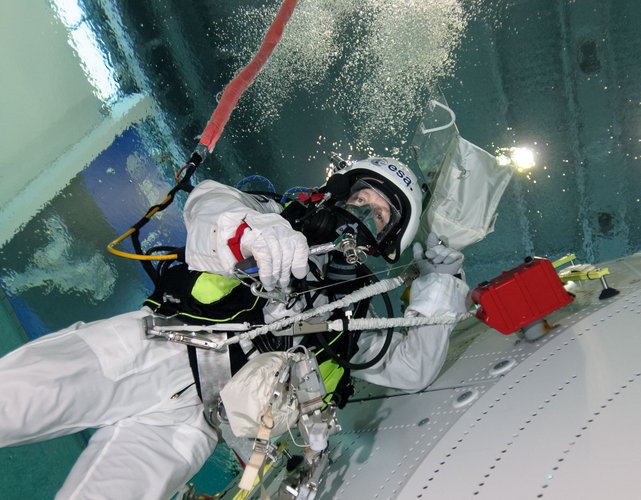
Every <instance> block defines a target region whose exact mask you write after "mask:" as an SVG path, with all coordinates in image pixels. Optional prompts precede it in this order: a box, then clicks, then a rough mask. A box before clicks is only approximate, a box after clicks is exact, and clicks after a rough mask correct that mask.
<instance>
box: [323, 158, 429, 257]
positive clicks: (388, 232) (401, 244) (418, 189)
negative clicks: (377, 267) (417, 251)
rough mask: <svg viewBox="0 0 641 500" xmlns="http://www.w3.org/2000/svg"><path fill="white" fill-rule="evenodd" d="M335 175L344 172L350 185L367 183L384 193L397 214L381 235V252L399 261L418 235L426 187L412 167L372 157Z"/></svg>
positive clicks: (389, 159)
mask: <svg viewBox="0 0 641 500" xmlns="http://www.w3.org/2000/svg"><path fill="white" fill-rule="evenodd" d="M334 175H344V176H346V177H347V178H348V180H349V185H350V186H352V187H353V186H354V185H356V184H357V183H358V182H362V183H365V184H367V187H369V188H372V189H374V190H375V191H377V192H378V193H379V194H380V195H382V196H383V197H384V198H385V199H386V200H387V201H388V203H389V204H390V207H391V208H392V209H393V211H394V212H395V213H396V217H395V218H392V219H391V220H390V223H389V225H388V227H386V228H385V231H384V232H381V233H380V234H379V235H378V237H377V241H378V252H379V253H380V254H381V255H382V256H383V258H384V259H385V260H386V261H388V262H396V261H397V260H398V259H399V258H400V256H401V253H402V252H403V250H405V249H406V248H407V247H408V246H409V245H410V243H411V242H412V240H413V239H414V236H415V235H416V231H417V230H418V226H419V219H420V216H421V211H422V201H423V195H422V186H421V185H420V183H419V181H418V178H417V177H416V174H414V172H412V171H411V170H410V168H409V167H408V166H407V165H405V164H403V163H401V162H400V161H398V160H395V159H394V158H369V159H367V160H360V161H357V162H354V163H352V164H350V165H348V166H347V167H345V168H344V169H342V170H339V171H337V172H335V173H334Z"/></svg>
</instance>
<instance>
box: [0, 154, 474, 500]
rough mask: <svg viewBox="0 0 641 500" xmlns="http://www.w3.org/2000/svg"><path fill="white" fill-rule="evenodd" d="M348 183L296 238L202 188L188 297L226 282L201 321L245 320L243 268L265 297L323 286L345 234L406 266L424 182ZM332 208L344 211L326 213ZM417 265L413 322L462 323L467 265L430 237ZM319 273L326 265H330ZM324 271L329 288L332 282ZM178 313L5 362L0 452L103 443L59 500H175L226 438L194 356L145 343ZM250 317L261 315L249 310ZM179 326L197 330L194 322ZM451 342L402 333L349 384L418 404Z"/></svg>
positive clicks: (396, 174) (211, 184)
mask: <svg viewBox="0 0 641 500" xmlns="http://www.w3.org/2000/svg"><path fill="white" fill-rule="evenodd" d="M338 175H342V176H344V180H347V183H346V186H347V190H346V191H345V192H344V193H342V194H341V193H338V194H333V197H329V198H330V201H329V202H328V201H322V203H321V202H320V201H318V200H319V199H321V200H322V199H323V198H324V197H326V194H323V193H322V192H321V193H320V195H318V196H317V198H316V201H314V198H313V195H312V197H311V198H310V199H308V200H306V203H308V205H306V207H308V206H309V204H312V205H314V204H316V205H315V208H314V210H316V211H315V212H313V214H312V216H311V217H307V218H306V219H305V217H306V216H305V215H303V216H302V217H300V216H297V217H295V218H294V219H295V221H296V222H299V221H300V220H301V219H304V220H305V221H307V224H308V225H311V226H312V230H309V228H304V229H305V230H302V229H301V228H298V229H301V230H297V229H294V228H293V227H292V226H293V225H294V226H296V223H290V222H288V220H286V219H285V218H284V216H281V215H280V213H281V211H282V210H283V209H282V207H281V206H280V205H279V204H278V203H276V202H275V201H272V200H268V199H266V198H263V197H260V196H254V195H249V194H247V193H242V192H240V191H238V190H236V189H233V188H230V187H228V186H225V185H222V184H220V183H217V182H215V181H205V182H202V183H201V184H199V185H198V186H196V187H195V189H194V190H193V191H192V193H191V194H190V196H189V198H188V200H187V203H186V206H185V210H184V218H185V223H186V226H187V230H188V237H187V245H186V252H185V260H186V264H187V265H186V266H185V269H186V268H187V266H188V268H189V271H188V275H189V276H190V277H192V278H194V279H196V284H193V283H192V284H193V288H192V289H191V294H192V295H194V296H195V290H196V288H197V287H199V286H200V285H199V283H201V281H202V280H200V278H201V277H202V276H204V277H207V278H208V279H209V278H211V277H212V276H213V277H214V278H215V279H216V280H218V281H216V287H218V288H216V290H215V292H214V293H213V295H214V296H213V297H209V298H203V297H202V296H199V300H200V301H199V302H198V307H201V306H202V308H203V309H202V310H203V311H205V310H207V307H205V306H209V309H210V310H213V311H214V314H218V312H217V311H219V310H221V309H224V308H229V307H230V304H231V306H233V307H236V308H238V309H240V308H242V307H244V306H245V305H244V304H243V303H242V301H241V302H238V299H237V298H235V297H232V295H231V294H234V293H236V292H238V293H245V292H241V291H243V290H247V287H244V286H242V285H240V286H236V283H235V282H233V281H232V280H233V276H234V274H233V272H234V266H235V265H236V264H237V263H238V262H239V261H240V260H242V259H245V258H247V257H254V258H255V260H256V261H257V263H258V268H259V278H260V280H261V282H262V284H263V286H264V288H265V290H272V289H273V288H274V287H276V286H279V287H281V288H282V289H285V288H286V287H287V286H288V285H289V284H290V280H291V279H292V276H293V277H294V278H295V279H297V280H304V279H305V278H306V276H308V275H312V274H314V273H313V272H312V271H313V270H312V269H310V264H309V263H308V257H309V255H308V247H309V245H311V243H312V240H314V239H319V238H321V239H322V238H324V237H325V235H324V234H323V231H325V232H326V233H327V234H333V235H334V236H335V234H334V233H333V231H336V227H337V226H341V227H343V228H345V227H351V229H352V230H353V232H360V233H362V234H363V237H365V236H367V238H366V239H365V240H359V245H360V246H361V247H362V248H366V249H369V250H370V252H371V253H373V254H378V255H381V256H383V257H384V258H385V259H386V260H388V261H389V262H394V261H397V260H398V258H399V257H400V254H401V252H402V251H403V250H404V249H405V248H407V247H408V246H409V245H410V243H411V242H412V240H413V239H414V236H415V233H416V231H417V228H418V218H419V216H420V213H421V201H422V196H421V189H420V186H418V183H417V180H416V177H415V176H414V174H413V173H412V172H411V170H410V169H409V168H408V167H406V166H405V165H403V164H402V163H400V162H398V161H396V160H393V159H389V158H386V159H382V158H378V159H369V160H365V161H360V162H356V163H354V164H352V165H350V166H349V167H347V168H345V169H344V170H343V171H339V172H337V173H336V174H335V176H338ZM321 191H322V190H321ZM331 198H333V199H331ZM310 200H311V201H310ZM332 204H334V205H332ZM320 205H322V206H320ZM332 206H335V207H336V209H335V210H334V209H328V207H332ZM303 208H304V209H305V210H307V208H305V207H303ZM350 217H351V218H350ZM354 219H358V220H360V222H358V224H356V223H354ZM311 221H313V222H311ZM357 226H358V228H357ZM366 230H369V233H370V234H368V235H366V234H365V233H366V232H367V231H366ZM301 231H302V232H301ZM306 231H307V232H306ZM334 236H332V237H334ZM414 257H415V260H416V261H417V263H418V264H419V267H420V269H421V271H422V274H421V276H420V277H419V278H418V279H416V280H415V281H414V283H413V285H412V288H411V294H410V303H409V306H408V307H407V310H406V311H405V315H406V316H418V315H423V316H431V315H434V314H444V313H445V314H448V313H451V314H452V315H456V314H458V313H461V312H464V311H465V310H466V305H465V300H466V296H467V293H468V291H469V290H468V288H467V285H466V284H465V283H464V281H462V280H461V279H459V278H458V277H455V275H457V274H458V273H460V272H461V267H462V255H461V254H460V253H459V252H456V251H454V250H451V249H448V248H446V247H444V246H443V245H441V244H439V242H438V239H436V238H434V237H433V236H431V237H430V238H429V239H428V242H427V248H426V249H425V248H423V246H422V245H420V244H415V247H414ZM330 260H331V259H330ZM330 264H331V262H330ZM344 264H345V263H344V261H340V262H339V264H337V265H336V266H335V268H334V270H333V271H332V272H339V273H340V269H344V268H346V266H345V265H344ZM321 265H329V264H328V263H327V259H325V261H324V264H323V261H321ZM347 267H349V266H347ZM170 269H172V268H170ZM321 271H322V272H321V273H320V274H321V275H322V276H327V274H328V271H327V270H326V269H325V270H321ZM316 274H318V273H316ZM329 274H331V272H329ZM181 286H182V285H181ZM190 286H191V284H190ZM199 290H200V289H199ZM221 290H222V291H221ZM157 292H158V291H157ZM172 293H173V292H172ZM323 293H325V292H323ZM320 297H322V294H321V295H320ZM166 299H167V300H166ZM317 300H319V295H318V294H317V295H316V296H315V297H313V300H310V301H309V302H308V303H306V304H304V303H303V304H299V305H298V306H295V307H292V308H291V309H292V310H300V309H301V308H309V307H311V306H312V302H314V301H317ZM208 301H209V302H208ZM225 301H227V302H225ZM326 301H327V299H326ZM176 302H180V301H179V300H176V299H175V294H174V296H172V295H171V294H169V293H168V292H167V291H166V290H165V291H163V290H160V292H159V293H156V294H155V295H154V296H152V298H151V299H150V300H149V301H148V302H147V303H146V305H145V307H143V308H142V309H141V310H137V311H134V312H130V313H127V314H123V315H120V316H116V317H112V318H109V319H105V320H101V321H96V322H93V323H87V324H85V323H76V324H74V325H72V326H70V327H69V328H67V329H65V330H62V331H59V332H56V333H52V334H50V335H46V336H44V337H42V338H40V339H37V340H35V341H33V342H30V343H28V344H26V345H24V346H22V347H21V348H19V349H17V350H15V351H13V352H11V353H9V354H7V355H6V356H4V357H3V358H2V359H0V446H2V447H5V446H14V445H21V444H27V443H33V442H36V441H43V440H46V439H51V438H54V437H58V436H63V435H67V434H71V433H75V432H78V431H81V430H83V429H87V428H94V429H96V431H95V433H94V434H93V436H92V437H91V439H90V441H89V444H88V446H87V448H86V449H85V450H84V451H83V452H82V454H81V455H80V458H79V459H78V461H77V462H76V464H75V465H74V467H73V469H72V470H71V472H70V474H69V476H68V477H67V479H66V481H65V483H64V485H63V486H62V488H61V490H60V491H59V493H58V495H57V497H56V498H60V499H85V498H114V499H118V500H122V499H127V498H131V499H134V498H135V499H165V498H170V497H171V496H172V495H173V494H174V492H176V491H177V490H178V488H179V487H181V485H183V484H184V483H185V482H186V481H188V480H189V479H190V478H191V477H192V476H193V475H194V474H195V473H196V472H198V470H199V469H200V468H201V466H202V465H203V464H204V462H205V461H206V460H207V458H208V457H209V456H210V455H211V454H212V452H213V451H214V448H215V447H216V444H217V440H218V438H217V432H216V430H215V429H214V428H213V427H212V426H211V425H210V423H208V421H207V419H206V418H205V416H204V414H203V403H202V400H201V396H202V395H201V394H199V393H200V388H199V383H198V381H196V383H194V380H195V375H196V374H195V372H194V366H193V363H190V359H189V355H188V350H187V348H186V346H184V345H181V344H176V343H172V342H164V341H156V340H149V339H147V338H146V337H145V334H144V326H143V325H144V322H143V318H145V317H147V316H149V315H150V314H151V313H152V310H155V313H156V314H164V313H165V312H166V311H164V309H163V308H165V307H170V306H171V307H174V306H175V303H176ZM203 304H204V305H203ZM253 305H254V306H255V305H256V303H254V304H253ZM219 306H220V307H219ZM297 308H298V309H297ZM259 309H260V310H259ZM200 310H201V309H198V311H200ZM243 311H244V312H243V314H250V312H247V311H249V308H245V309H243ZM232 312H233V311H232ZM287 313H288V312H287V311H286V310H285V308H281V310H280V311H279V310H278V308H276V309H274V308H273V307H272V309H270V305H269V304H264V303H260V304H258V308H257V307H254V310H253V312H251V314H256V315H257V316H256V317H260V318H261V319H262V321H264V322H265V323H268V322H270V321H272V320H274V319H277V316H278V315H279V314H280V315H281V316H282V315H283V314H287ZM181 314H184V315H185V317H187V316H189V318H191V319H193V318H194V317H195V316H197V315H196V314H194V312H193V310H188V311H187V312H185V311H181ZM199 314H204V313H202V312H200V313H199ZM221 314H222V313H221ZM224 314H227V313H226V312H225V313H224ZM234 314H235V313H234ZM234 314H231V316H234ZM238 314H240V312H238ZM289 314H291V312H290V313H289ZM231 316H230V317H231ZM212 321H222V319H221V317H218V318H214V319H212ZM452 328H453V326H452V325H451V324H449V325H429V326H423V327H413V328H410V329H409V330H408V332H407V333H406V334H401V333H398V332H394V334H393V337H392V340H391V344H390V346H389V348H388V349H387V351H386V352H385V354H384V356H383V358H382V359H381V360H380V361H378V362H377V363H375V364H374V365H373V366H371V367H369V368H366V369H362V370H354V371H352V372H351V375H353V376H356V377H359V378H361V379H364V380H367V381H369V382H372V383H374V384H379V385H383V386H389V387H395V388H398V389H404V390H408V391H417V390H421V389H423V388H425V387H426V386H428V385H429V384H430V383H431V382H432V381H433V380H434V378H435V377H436V375H437V374H438V372H439V370H440V369H441V367H442V365H443V363H444V360H445V356H446V352H447V348H448V339H449V335H450V333H451V330H452ZM385 337H386V336H385V333H384V332H380V331H371V332H364V333H362V334H360V336H359V337H358V341H357V344H358V350H357V352H355V353H354V352H350V353H349V356H351V358H350V361H351V362H353V363H354V364H356V365H357V364H359V363H364V362H366V361H367V360H368V359H371V358H372V353H374V354H375V353H377V352H379V351H380V350H381V346H382V345H383V343H384V341H385ZM266 344H268V343H267V342H262V343H256V344H255V345H253V346H252V345H250V344H247V343H246V345H240V347H239V349H240V351H238V353H237V354H238V355H239V356H240V358H238V356H237V359H236V360H235V361H233V360H232V368H233V366H234V363H236V364H237V365H238V363H240V364H242V362H243V359H244V360H246V359H248V358H250V357H251V355H252V352H251V351H255V350H256V349H257V350H259V351H262V350H265V349H269V348H270V347H269V346H268V345H266ZM276 348H277V349H278V348H279V346H276ZM231 355H232V354H231V353H230V357H231ZM243 356H244V357H243ZM238 359H240V361H238ZM319 362H320V360H319ZM201 375H202V374H201ZM343 404H344V402H343Z"/></svg>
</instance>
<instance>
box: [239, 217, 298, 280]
mask: <svg viewBox="0 0 641 500" xmlns="http://www.w3.org/2000/svg"><path fill="white" fill-rule="evenodd" d="M273 217H274V214H269V216H266V215H263V216H260V215H259V216H254V217H251V218H250V217H248V218H247V220H246V222H247V224H248V225H249V227H248V228H247V229H246V230H245V231H244V233H243V236H242V238H241V240H240V246H241V249H242V252H243V255H244V256H245V257H249V256H253V257H254V259H256V263H257V264H258V277H259V278H260V281H261V282H262V283H263V286H264V287H265V289H266V290H273V289H274V287H275V286H276V285H279V286H280V287H281V288H283V289H284V288H285V287H286V286H287V285H288V284H289V281H290V279H291V275H292V274H293V275H294V277H296V278H299V279H303V278H304V277H305V276H306V275H307V272H308V265H307V258H308V256H309V248H308V247H307V240H306V239H305V236H303V234H302V233H300V232H298V231H294V230H293V229H292V228H291V226H290V225H289V223H288V222H287V221H286V220H285V219H283V218H282V217H281V220H282V223H279V224H273ZM264 222H267V225H265V224H263V223H264Z"/></svg>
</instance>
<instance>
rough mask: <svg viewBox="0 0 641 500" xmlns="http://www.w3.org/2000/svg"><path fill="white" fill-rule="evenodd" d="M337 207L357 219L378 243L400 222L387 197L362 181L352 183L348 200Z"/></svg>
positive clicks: (399, 214)
mask: <svg viewBox="0 0 641 500" xmlns="http://www.w3.org/2000/svg"><path fill="white" fill-rule="evenodd" d="M338 205H339V206H340V207H341V208H343V209H345V210H347V211H348V212H351V213H352V214H353V215H355V216H356V217H358V218H359V219H360V220H361V222H363V223H364V224H365V226H367V228H368V229H369V230H370V232H371V233H372V236H374V237H375V238H376V241H378V242H380V241H382V240H383V239H384V238H385V236H387V235H388V234H389V232H390V231H391V230H392V229H394V228H395V227H396V226H397V225H398V223H399V222H400V220H401V213H400V211H399V210H398V208H396V206H395V205H394V204H393V203H392V202H391V201H390V199H389V198H388V197H387V195H386V194H385V193H383V192H382V191H381V190H380V189H377V188H376V187H375V185H373V184H371V183H369V182H367V181H366V180H363V179H358V180H357V181H356V182H355V183H354V185H353V186H352V188H351V191H350V195H349V198H348V199H347V200H346V201H344V202H340V203H339V204H338Z"/></svg>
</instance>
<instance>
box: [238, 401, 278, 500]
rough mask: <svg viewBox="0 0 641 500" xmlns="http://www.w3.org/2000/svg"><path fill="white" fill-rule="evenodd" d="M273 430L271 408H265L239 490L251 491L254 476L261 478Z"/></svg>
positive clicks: (254, 479) (254, 480)
mask: <svg viewBox="0 0 641 500" xmlns="http://www.w3.org/2000/svg"><path fill="white" fill-rule="evenodd" d="M273 428H274V420H273V418H272V411H271V408H269V407H267V410H266V411H265V413H264V414H263V417H262V418H261V420H260V427H259V429H258V434H257V435H256V439H255V440H254V451H253V452H252V454H251V457H250V458H249V462H248V463H247V465H246V466H245V472H243V476H242V477H241V478H240V482H239V483H238V487H239V488H240V489H242V490H245V491H251V490H252V489H253V488H254V484H255V482H256V476H258V475H259V474H260V475H261V476H262V470H263V467H264V464H265V456H266V455H267V450H268V448H269V444H270V441H269V438H270V437H271V433H272V429H273Z"/></svg>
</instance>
